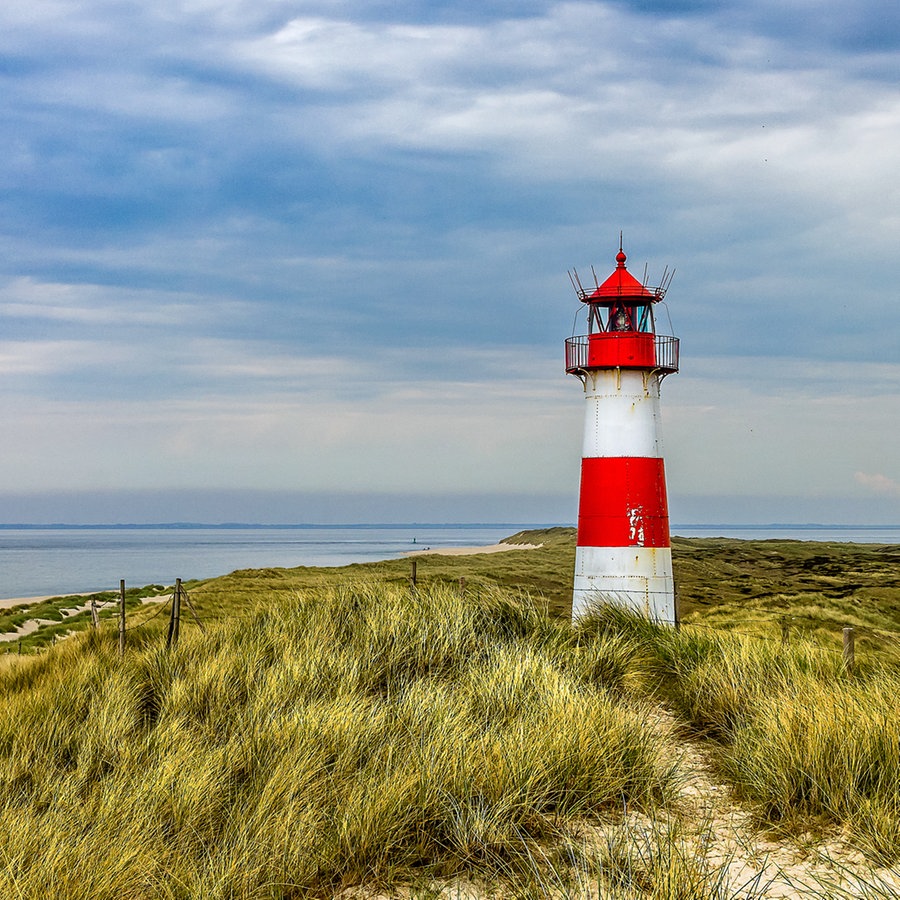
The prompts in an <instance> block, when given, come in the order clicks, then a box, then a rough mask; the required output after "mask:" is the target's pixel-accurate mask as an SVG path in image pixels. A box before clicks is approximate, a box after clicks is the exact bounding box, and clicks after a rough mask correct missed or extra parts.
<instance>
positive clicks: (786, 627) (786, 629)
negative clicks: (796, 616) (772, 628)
mask: <svg viewBox="0 0 900 900" xmlns="http://www.w3.org/2000/svg"><path fill="white" fill-rule="evenodd" d="M790 628H791V626H790V623H789V622H788V617H787V616H782V617H781V645H782V646H784V645H786V644H787V642H788V638H789V637H790Z"/></svg>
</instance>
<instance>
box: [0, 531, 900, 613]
mask: <svg viewBox="0 0 900 900" xmlns="http://www.w3.org/2000/svg"><path fill="white" fill-rule="evenodd" d="M546 527H550V526H549V525H547V524H540V523H537V524H536V523H499V524H467V525H421V524H405V525H328V526H325V525H278V526H275V525H229V526H221V525H220V526H211V525H181V524H179V525H153V526H150V525H146V526H129V525H109V526H97V525H84V526H78V525H65V526H22V525H0V598H13V597H35V596H47V595H52V596H56V595H60V594H74V593H81V592H88V591H104V590H118V587H119V580H120V579H124V580H125V582H126V584H127V585H130V586H140V585H145V584H166V585H169V584H172V583H174V581H175V579H176V578H181V579H183V580H185V581H186V580H189V579H193V578H211V577H214V576H217V575H225V574H227V573H228V572H232V571H234V570H235V569H250V568H253V569H259V568H275V567H286V568H290V567H294V566H343V565H347V564H348V563H360V562H374V561H376V560H383V559H398V558H400V557H402V556H403V554H404V553H407V552H409V551H411V550H424V549H426V548H444V547H479V546H485V545H488V544H496V543H497V542H498V541H500V540H501V539H502V538H505V537H508V536H509V535H511V534H515V533H516V532H518V531H522V530H525V529H529V528H546ZM672 534H674V535H682V536H684V537H733V538H743V539H745V540H766V539H778V538H780V539H794V540H807V541H851V542H856V543H879V544H900V526H871V527H866V526H850V525H846V526H845V525H678V524H673V525H672Z"/></svg>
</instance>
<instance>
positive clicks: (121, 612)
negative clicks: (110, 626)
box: [119, 578, 125, 656]
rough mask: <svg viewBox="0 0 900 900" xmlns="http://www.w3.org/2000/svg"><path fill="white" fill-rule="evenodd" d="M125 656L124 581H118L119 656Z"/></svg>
mask: <svg viewBox="0 0 900 900" xmlns="http://www.w3.org/2000/svg"><path fill="white" fill-rule="evenodd" d="M124 655H125V579H124V578H123V579H121V580H120V581H119V656H124Z"/></svg>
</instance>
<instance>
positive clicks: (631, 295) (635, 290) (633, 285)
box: [584, 247, 659, 303]
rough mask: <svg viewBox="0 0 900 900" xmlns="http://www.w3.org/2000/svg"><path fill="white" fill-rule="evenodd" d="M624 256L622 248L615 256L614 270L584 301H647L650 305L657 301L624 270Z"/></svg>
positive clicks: (656, 298)
mask: <svg viewBox="0 0 900 900" xmlns="http://www.w3.org/2000/svg"><path fill="white" fill-rule="evenodd" d="M627 258H628V257H626V256H625V253H624V252H623V250H622V248H621V247H619V252H618V253H617V254H616V270H615V272H613V273H612V275H610V276H609V278H607V279H606V281H604V282H603V284H601V285H600V287H598V288H597V289H596V290H595V291H593V292H592V293H590V294H585V297H584V300H585V302H586V303H590V302H591V301H592V300H619V299H622V298H628V299H630V300H644V301H646V300H649V301H650V302H651V303H653V302H655V301H656V300H658V299H659V297H657V295H656V293H655V292H654V291H651V290H648V289H647V288H645V287H644V285H642V284H641V283H640V282H639V281H638V280H637V278H635V277H634V275H632V274H631V272H629V271H628V269H626V268H625V260H626V259H627Z"/></svg>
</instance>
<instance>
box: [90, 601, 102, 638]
mask: <svg viewBox="0 0 900 900" xmlns="http://www.w3.org/2000/svg"><path fill="white" fill-rule="evenodd" d="M91 626H92V627H93V629H94V631H96V630H97V629H98V628H99V627H100V617H99V616H98V615H97V598H96V597H95V596H94V595H93V594H91Z"/></svg>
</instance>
